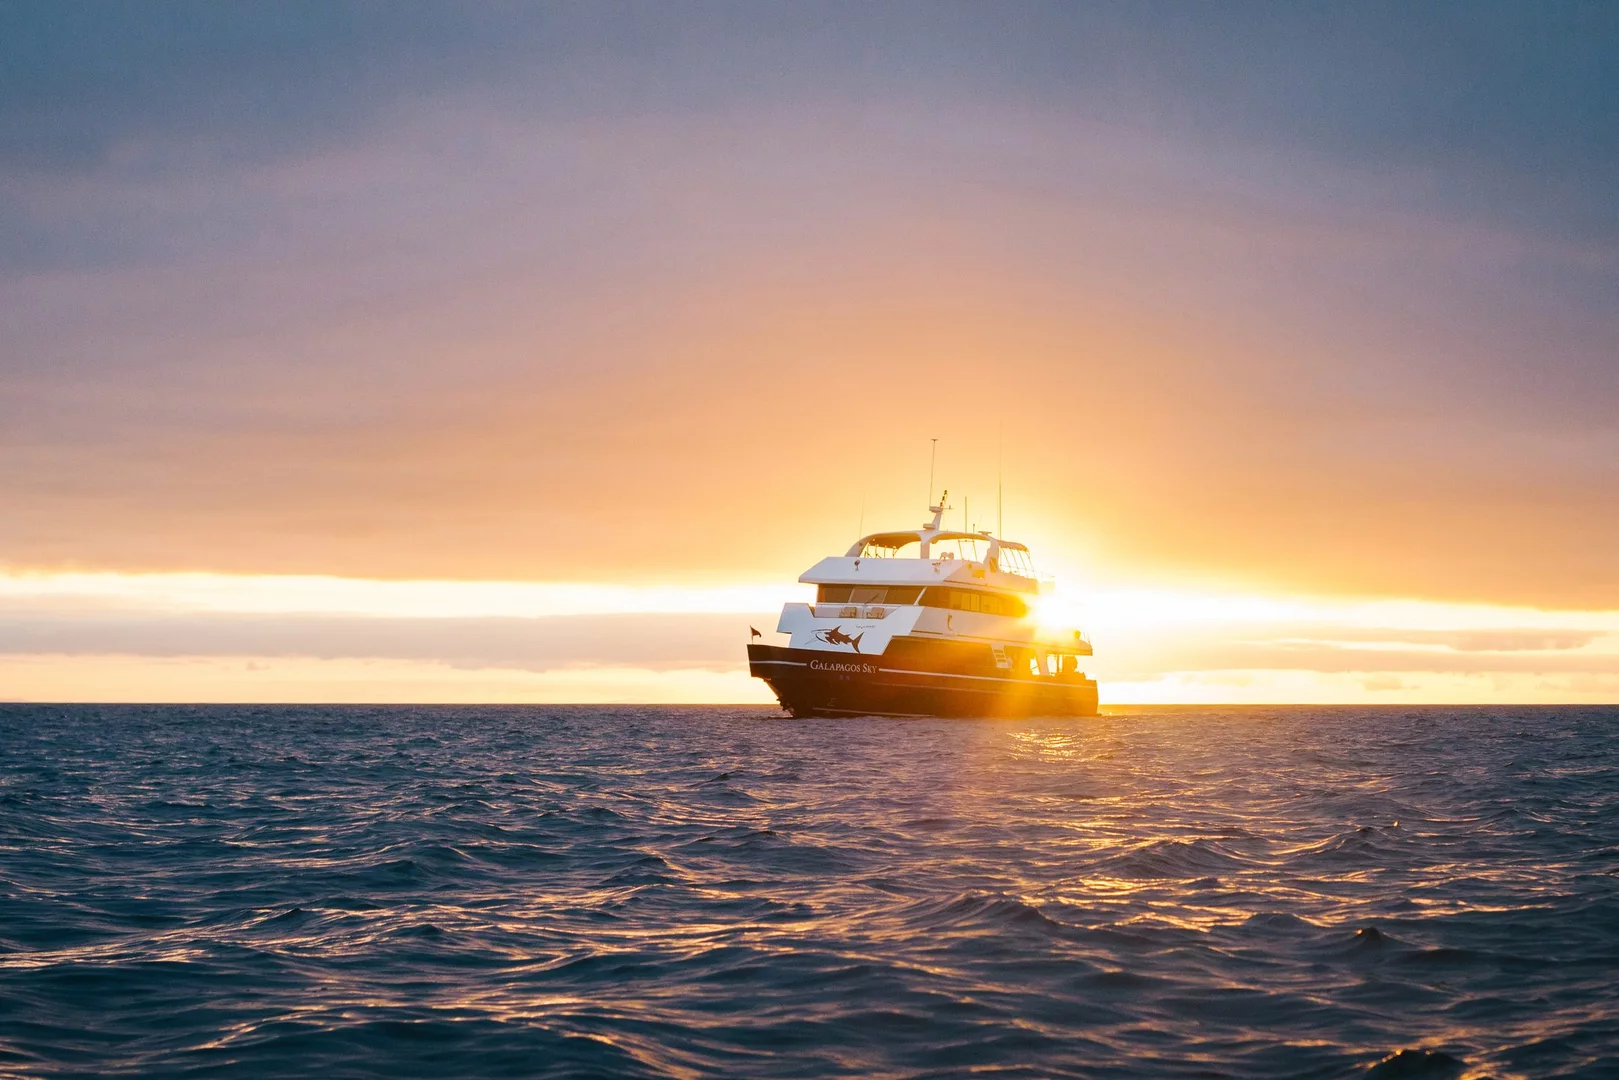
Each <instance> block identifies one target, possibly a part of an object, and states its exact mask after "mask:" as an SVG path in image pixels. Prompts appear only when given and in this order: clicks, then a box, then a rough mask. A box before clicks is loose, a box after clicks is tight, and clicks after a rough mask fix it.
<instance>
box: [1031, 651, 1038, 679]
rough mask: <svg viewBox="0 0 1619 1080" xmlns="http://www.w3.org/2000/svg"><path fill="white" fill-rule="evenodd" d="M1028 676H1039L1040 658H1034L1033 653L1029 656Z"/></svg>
mask: <svg viewBox="0 0 1619 1080" xmlns="http://www.w3.org/2000/svg"><path fill="white" fill-rule="evenodd" d="M1029 674H1030V675H1038V674H1040V658H1039V657H1038V656H1035V655H1034V654H1033V653H1030V654H1029Z"/></svg>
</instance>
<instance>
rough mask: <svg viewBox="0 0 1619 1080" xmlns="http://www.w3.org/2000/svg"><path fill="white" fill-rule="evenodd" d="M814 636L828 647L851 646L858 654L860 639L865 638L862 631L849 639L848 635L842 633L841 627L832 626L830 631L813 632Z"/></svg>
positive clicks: (864, 633)
mask: <svg viewBox="0 0 1619 1080" xmlns="http://www.w3.org/2000/svg"><path fill="white" fill-rule="evenodd" d="M815 636H816V638H817V639H819V640H821V641H824V642H826V643H827V644H828V645H850V646H853V648H854V651H855V652H859V651H860V639H861V638H863V637H865V636H866V632H865V631H864V630H862V631H861V632H860V633H858V634H856V635H854V637H850V636H849V635H848V634H845V633H844V632H843V627H841V626H834V627H833V628H832V629H830V630H817V631H815Z"/></svg>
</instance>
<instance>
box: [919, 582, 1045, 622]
mask: <svg viewBox="0 0 1619 1080" xmlns="http://www.w3.org/2000/svg"><path fill="white" fill-rule="evenodd" d="M907 602H909V601H907ZM922 604H923V606H924V607H937V608H950V609H951V610H953V611H981V612H983V613H984V614H986V615H1009V616H1011V617H1012V618H1014V619H1021V618H1023V617H1024V616H1025V615H1027V614H1028V613H1029V606H1028V605H1027V604H1025V603H1024V602H1023V601H1022V600H1020V599H1019V598H1017V597H1015V596H1004V595H1002V594H1000V593H992V592H984V591H981V590H978V589H952V588H949V587H948V586H944V585H930V586H928V587H927V588H926V589H924V590H922Z"/></svg>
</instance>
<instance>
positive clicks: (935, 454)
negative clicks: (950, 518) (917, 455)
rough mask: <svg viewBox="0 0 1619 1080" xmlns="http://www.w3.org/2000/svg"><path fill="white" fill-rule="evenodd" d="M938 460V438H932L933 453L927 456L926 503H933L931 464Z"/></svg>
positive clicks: (930, 504)
mask: <svg viewBox="0 0 1619 1080" xmlns="http://www.w3.org/2000/svg"><path fill="white" fill-rule="evenodd" d="M938 460H939V440H938V439H934V440H933V453H932V455H931V456H930V457H929V458H928V505H929V506H932V505H933V466H934V465H935V464H937V463H938Z"/></svg>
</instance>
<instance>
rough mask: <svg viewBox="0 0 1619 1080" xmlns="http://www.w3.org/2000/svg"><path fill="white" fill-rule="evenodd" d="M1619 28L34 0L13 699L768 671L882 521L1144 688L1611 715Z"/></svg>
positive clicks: (16, 380) (726, 684) (388, 693)
mask: <svg viewBox="0 0 1619 1080" xmlns="http://www.w3.org/2000/svg"><path fill="white" fill-rule="evenodd" d="M1616 56H1619V8H1615V7H1614V6H1613V5H1611V4H1606V3H1591V4H1584V3H1575V2H1569V3H1559V4H1555V5H1545V4H1533V3H1521V4H1503V3H1491V2H1470V3H1454V4H1452V3H1438V2H1434V3H1421V4H1409V3H1399V4H1395V3H1361V4H1355V5H1344V4H1324V3H1323V4H1316V3H1288V4H1282V3H1264V4H1241V3H1231V4H1220V5H1193V4H1183V3H1164V4H1158V3H1150V2H1143V3H1095V4H1049V5H1047V4H1020V3H1003V4H993V5H971V4H949V3H932V4H906V3H893V4H885V5H864V4H852V3H851V4H839V3H824V4H814V5H787V4H757V3H755V4H691V5H651V4H639V5H615V4H610V3H589V4H583V3H582V4H564V5H547V6H539V5H518V4H501V3H487V4H479V5H452V4H426V3H390V4H381V3H357V4H356V3H337V2H319V3H313V2H312V3H292V2H289V3H280V4H275V5H219V4H211V3H183V2H176V3H167V4H162V5H155V4H154V5H132V4H118V3H105V4H89V3H73V2H61V3H53V4H36V3H26V2H0V698H18V699H51V700H122V699H131V700H135V699H139V700H390V701H395V700H458V701H467V700H473V701H476V700H591V701H595V700H687V701H701V700H728V701H729V700H742V701H766V700H768V695H767V693H766V691H765V690H764V688H763V686H762V685H760V684H758V683H755V682H751V681H750V680H748V679H747V677H746V672H745V664H744V663H743V659H742V644H743V642H744V641H745V634H746V627H747V625H748V624H749V623H750V622H752V623H753V624H754V625H760V624H761V621H763V622H764V623H768V625H761V628H762V629H767V630H768V629H769V628H770V627H771V626H773V625H774V622H773V620H774V615H773V611H774V609H775V608H776V607H777V606H778V605H779V604H780V602H781V601H782V600H784V599H791V598H795V597H797V596H799V595H801V587H799V586H796V585H795V584H794V580H795V579H796V577H797V575H798V574H799V573H800V572H801V571H803V569H804V568H806V567H807V566H809V565H810V564H811V563H812V562H814V561H815V560H816V559H818V558H819V557H821V556H822V555H825V554H828V553H833V552H838V551H841V550H843V549H844V548H846V547H847V546H848V544H849V543H850V541H851V540H852V539H853V537H854V535H855V534H856V533H857V531H858V530H859V528H860V527H861V525H862V524H864V525H865V526H866V527H867V528H868V529H873V528H879V527H893V526H905V525H911V524H915V523H916V522H918V521H920V520H921V519H922V517H923V516H925V515H924V512H923V507H924V505H925V501H926V496H927V478H928V468H929V450H930V447H931V445H932V444H931V442H930V440H931V439H934V438H937V439H938V440H939V449H938V469H937V474H938V478H939V483H940V485H941V486H946V487H949V488H950V490H951V493H952V494H951V498H952V503H953V506H954V507H955V509H954V510H953V511H952V514H955V513H960V514H961V515H962V520H963V521H964V522H966V523H968V524H973V525H977V526H979V527H988V528H995V527H996V525H997V522H996V514H995V498H996V489H997V477H999V478H1000V480H1001V482H1002V484H1003V486H1004V514H1003V521H1004V530H1005V532H1006V533H1007V534H1008V535H1010V536H1012V537H1014V538H1018V539H1023V540H1026V541H1027V542H1028V543H1029V544H1030V545H1031V547H1033V549H1034V551H1035V555H1036V559H1037V561H1039V562H1040V563H1041V565H1042V566H1043V568H1044V569H1047V570H1051V571H1054V572H1055V573H1057V574H1058V576H1059V578H1060V579H1061V581H1062V582H1063V586H1064V594H1063V596H1064V600H1065V602H1066V603H1068V605H1069V606H1070V608H1071V610H1072V612H1073V613H1074V615H1075V616H1076V617H1077V618H1079V619H1081V620H1082V621H1083V622H1084V624H1085V625H1086V627H1087V629H1088V630H1089V632H1090V634H1091V636H1092V638H1093V639H1094V640H1095V642H1096V647H1097V657H1096V661H1095V670H1096V673H1097V674H1098V675H1099V676H1100V677H1101V678H1102V680H1103V689H1102V697H1103V701H1104V703H1106V702H1108V701H1110V700H1111V701H1118V702H1125V701H1201V700H1209V701H1214V700H1219V701H1247V700H1253V701H1261V700H1263V701H1287V700H1301V701H1302V700H1308V701H1340V700H1341V701H1354V702H1362V701H1387V702H1407V701H1432V700H1440V701H1491V700H1522V701H1548V700H1559V701H1562V700H1567V701H1593V700H1605V701H1612V700H1615V699H1616V698H1619V558H1616V557H1615V555H1614V552H1615V551H1619V498H1616V497H1615V496H1614V492H1616V491H1619V199H1615V197H1614V192H1615V190H1616V189H1619V109H1615V108H1614V107H1613V103H1614V102H1615V101H1619V62H1616V61H1615V59H1614V58H1615V57H1616Z"/></svg>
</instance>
